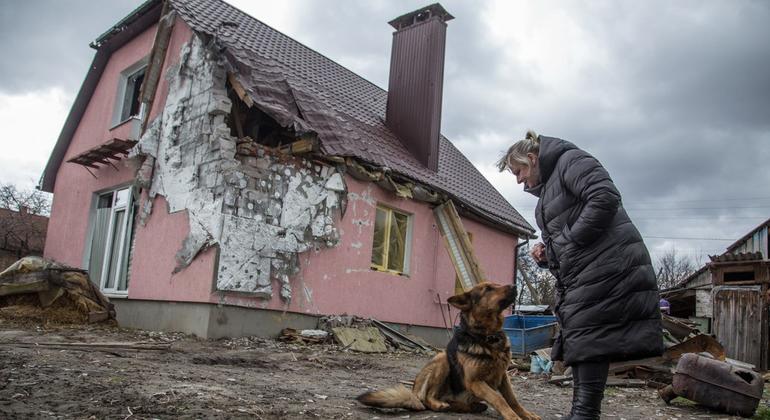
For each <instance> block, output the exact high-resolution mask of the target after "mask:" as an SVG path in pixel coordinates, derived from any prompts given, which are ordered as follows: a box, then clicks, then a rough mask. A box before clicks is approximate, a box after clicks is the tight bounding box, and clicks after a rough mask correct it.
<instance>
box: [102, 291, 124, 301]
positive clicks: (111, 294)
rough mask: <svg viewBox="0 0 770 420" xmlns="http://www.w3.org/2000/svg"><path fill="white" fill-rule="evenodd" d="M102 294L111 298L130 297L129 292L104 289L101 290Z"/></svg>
mask: <svg viewBox="0 0 770 420" xmlns="http://www.w3.org/2000/svg"><path fill="white" fill-rule="evenodd" d="M101 292H102V294H103V295H104V296H106V297H108V298H110V299H128V292H125V293H121V292H109V293H108V292H105V291H104V290H102V291H101Z"/></svg>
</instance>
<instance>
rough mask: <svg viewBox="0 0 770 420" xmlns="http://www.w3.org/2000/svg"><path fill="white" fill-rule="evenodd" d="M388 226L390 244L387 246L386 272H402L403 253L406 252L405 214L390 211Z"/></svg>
mask: <svg viewBox="0 0 770 420" xmlns="http://www.w3.org/2000/svg"><path fill="white" fill-rule="evenodd" d="M391 214H392V217H393V219H392V221H391V224H390V237H389V239H390V243H389V244H388V270H394V271H404V251H405V250H406V222H407V216H406V215H405V214H401V213H397V212H394V211H392V212H391Z"/></svg>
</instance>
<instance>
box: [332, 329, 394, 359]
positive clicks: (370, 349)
mask: <svg viewBox="0 0 770 420" xmlns="http://www.w3.org/2000/svg"><path fill="white" fill-rule="evenodd" d="M332 332H333V333H334V338H336V339H337V340H338V341H339V342H340V344H341V345H343V346H344V347H346V348H350V349H351V350H353V351H360V352H362V353H385V352H387V351H388V347H387V346H386V345H385V337H383V336H382V334H380V330H378V329H377V328H374V327H366V328H347V327H335V328H332Z"/></svg>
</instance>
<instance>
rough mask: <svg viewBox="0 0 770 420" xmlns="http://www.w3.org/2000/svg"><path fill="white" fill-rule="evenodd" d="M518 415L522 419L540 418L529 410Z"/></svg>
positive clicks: (534, 419) (536, 419)
mask: <svg viewBox="0 0 770 420" xmlns="http://www.w3.org/2000/svg"><path fill="white" fill-rule="evenodd" d="M519 417H521V418H522V420H542V419H541V418H540V416H538V415H537V414H532V413H530V412H526V413H524V415H520V416H519Z"/></svg>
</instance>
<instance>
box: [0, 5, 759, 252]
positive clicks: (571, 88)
mask: <svg viewBox="0 0 770 420" xmlns="http://www.w3.org/2000/svg"><path fill="white" fill-rule="evenodd" d="M231 3H232V4H234V5H236V6H237V7H239V8H241V9H242V10H244V11H246V12H247V13H249V14H251V15H252V16H254V17H256V18H258V19H260V20H262V21H263V22H265V23H267V24H268V25H271V26H273V27H274V28H276V29H278V30H280V31H281V32H283V33H285V34H287V35H289V36H291V37H292V38H294V39H296V40H298V41H299V42H302V43H303V44H305V45H307V46H309V47H310V48H313V49H315V50H316V51H318V52H320V53H322V54H324V55H326V56H328V57H330V58H331V59H333V60H335V61H337V62H339V63H341V64H342V65H344V66H346V67H348V68H350V69H352V70H353V71H355V72H356V73H358V74H360V75H361V76H363V77H364V78H366V79H369V80H370V81H372V82H374V83H375V84H377V85H378V86H381V87H382V88H384V89H387V80H388V79H387V77H388V70H389V60H390V47H391V45H390V44H391V39H392V35H391V34H392V28H391V27H390V26H389V25H387V21H389V20H390V19H392V18H394V17H397V16H399V15H401V14H403V13H406V12H409V11H412V10H414V9H415V8H418V7H420V6H423V5H426V4H428V3H430V2H428V1H426V2H414V1H392V0H380V1H361V0H356V1H354V0H347V1H333V0H328V1H313V0H307V1H303V0H284V1H280V2H278V1H275V0H270V1H255V0H238V1H236V0H232V1H231ZM441 3H442V5H443V6H444V7H445V8H446V9H447V10H448V11H449V12H450V13H451V14H453V15H454V16H455V19H454V20H452V21H450V22H449V28H448V33H447V46H446V68H445V76H444V78H445V84H444V105H443V118H442V133H443V134H444V135H445V136H446V137H448V138H449V139H450V140H451V141H452V142H453V143H454V144H455V145H456V146H457V147H458V148H459V149H460V150H461V151H463V152H464V153H465V154H466V155H467V156H468V157H469V158H470V160H471V161H472V162H473V163H474V164H475V165H476V166H477V167H478V168H479V170H481V171H482V173H484V175H485V176H486V177H487V178H488V179H489V180H490V181H491V182H492V183H493V184H494V185H495V186H496V187H497V188H498V190H499V191H500V192H501V193H502V194H503V195H504V196H505V197H506V198H508V200H509V201H510V202H511V203H512V204H513V205H514V207H515V208H516V209H517V210H519V212H521V213H522V215H523V216H524V217H525V218H527V220H528V221H529V222H530V223H531V224H532V225H533V226H534V225H535V221H534V217H533V209H534V205H535V202H536V200H535V198H534V197H532V196H529V195H528V194H526V193H524V192H522V189H521V186H519V185H517V184H516V182H515V179H514V178H513V177H512V176H511V175H509V174H500V173H497V171H496V170H495V169H494V166H493V165H494V162H495V161H496V160H497V159H498V157H499V155H500V153H501V152H502V151H503V150H505V149H506V148H507V146H508V145H510V144H511V143H512V142H513V141H515V140H517V139H519V138H521V137H522V136H523V134H524V133H525V131H526V130H527V129H534V130H536V131H537V132H538V133H540V134H545V135H549V136H554V137H561V138H564V139H567V140H570V141H572V142H574V143H575V144H577V145H578V146H579V147H581V148H583V149H585V150H587V151H589V152H590V153H592V154H593V155H594V156H596V157H597V158H598V159H599V160H600V161H601V162H602V163H603V165H604V166H605V167H606V168H607V169H608V171H609V172H610V175H611V176H612V177H613V179H614V181H615V183H616V184H617V186H618V188H619V189H620V191H621V193H622V195H623V201H624V203H625V206H626V207H627V209H628V211H629V213H630V215H631V217H632V219H633V220H634V221H635V223H636V224H637V226H638V227H639V229H640V230H641V232H642V234H643V236H644V237H645V241H646V243H647V245H648V247H649V248H650V250H651V252H652V254H653V259H656V258H658V257H659V256H660V255H661V254H662V253H663V252H665V251H666V250H669V249H672V248H675V249H676V250H677V251H678V252H679V253H680V254H684V255H688V256H690V257H692V258H694V259H695V260H696V261H699V262H701V263H702V262H705V261H706V260H707V258H706V255H707V254H714V253H718V252H722V251H723V250H724V248H725V247H726V246H727V245H729V244H730V243H732V241H734V240H736V239H738V238H739V237H740V236H742V235H743V234H745V233H747V232H748V231H750V230H751V229H753V228H754V227H756V226H757V225H758V224H760V223H761V222H763V221H764V220H766V219H768V218H770V188H768V185H770V170H768V167H769V165H770V164H769V162H770V42H769V41H768V40H770V25H769V24H768V22H770V2H768V1H760V0H758V1H749V0H745V1H743V0H724V1H704V0H697V1H696V0H693V1H676V2H672V1H637V0H627V1H614V0H613V1H584V2H579V1H561V2H555V1H510V0H501V1H484V2H481V1H478V2H469V1H460V0H445V1H442V2H441ZM95 4H96V3H94V2H92V1H85V0H56V1H54V0H47V1H43V0H5V1H3V2H2V3H0V39H2V40H3V42H2V44H0V52H1V53H2V54H0V56H2V57H3V59H2V60H0V127H2V130H3V133H2V144H3V147H2V150H3V153H2V154H1V155H0V182H12V183H16V184H18V185H20V186H23V187H30V186H32V185H35V184H36V183H37V180H38V179H39V177H40V173H41V171H42V169H43V167H44V166H45V163H46V161H47V159H48V156H49V154H50V152H51V150H52V148H53V145H54V142H55V141H56V138H57V136H58V134H59V131H60V130H61V127H62V125H63V123H64V119H65V118H66V115H67V113H68V112H69V108H70V106H71V104H72V101H73V100H74V98H75V95H76V94H77V90H78V89H79V87H80V84H81V82H82V81H83V78H84V77H85V74H86V70H87V68H88V65H89V64H90V62H91V60H92V58H93V55H94V51H93V50H92V49H90V48H89V47H88V44H89V42H91V41H92V40H94V39H95V38H97V37H98V36H99V35H100V34H102V33H103V32H105V31H106V30H107V29H109V28H110V27H111V26H112V25H113V24H115V23H116V22H117V21H118V20H119V19H121V18H122V17H124V16H125V15H126V14H128V13H129V12H130V11H131V10H133V9H134V8H135V7H137V6H138V5H139V4H140V2H139V1H127V0H110V1H104V2H99V5H98V6H95ZM681 238H701V239H681Z"/></svg>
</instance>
